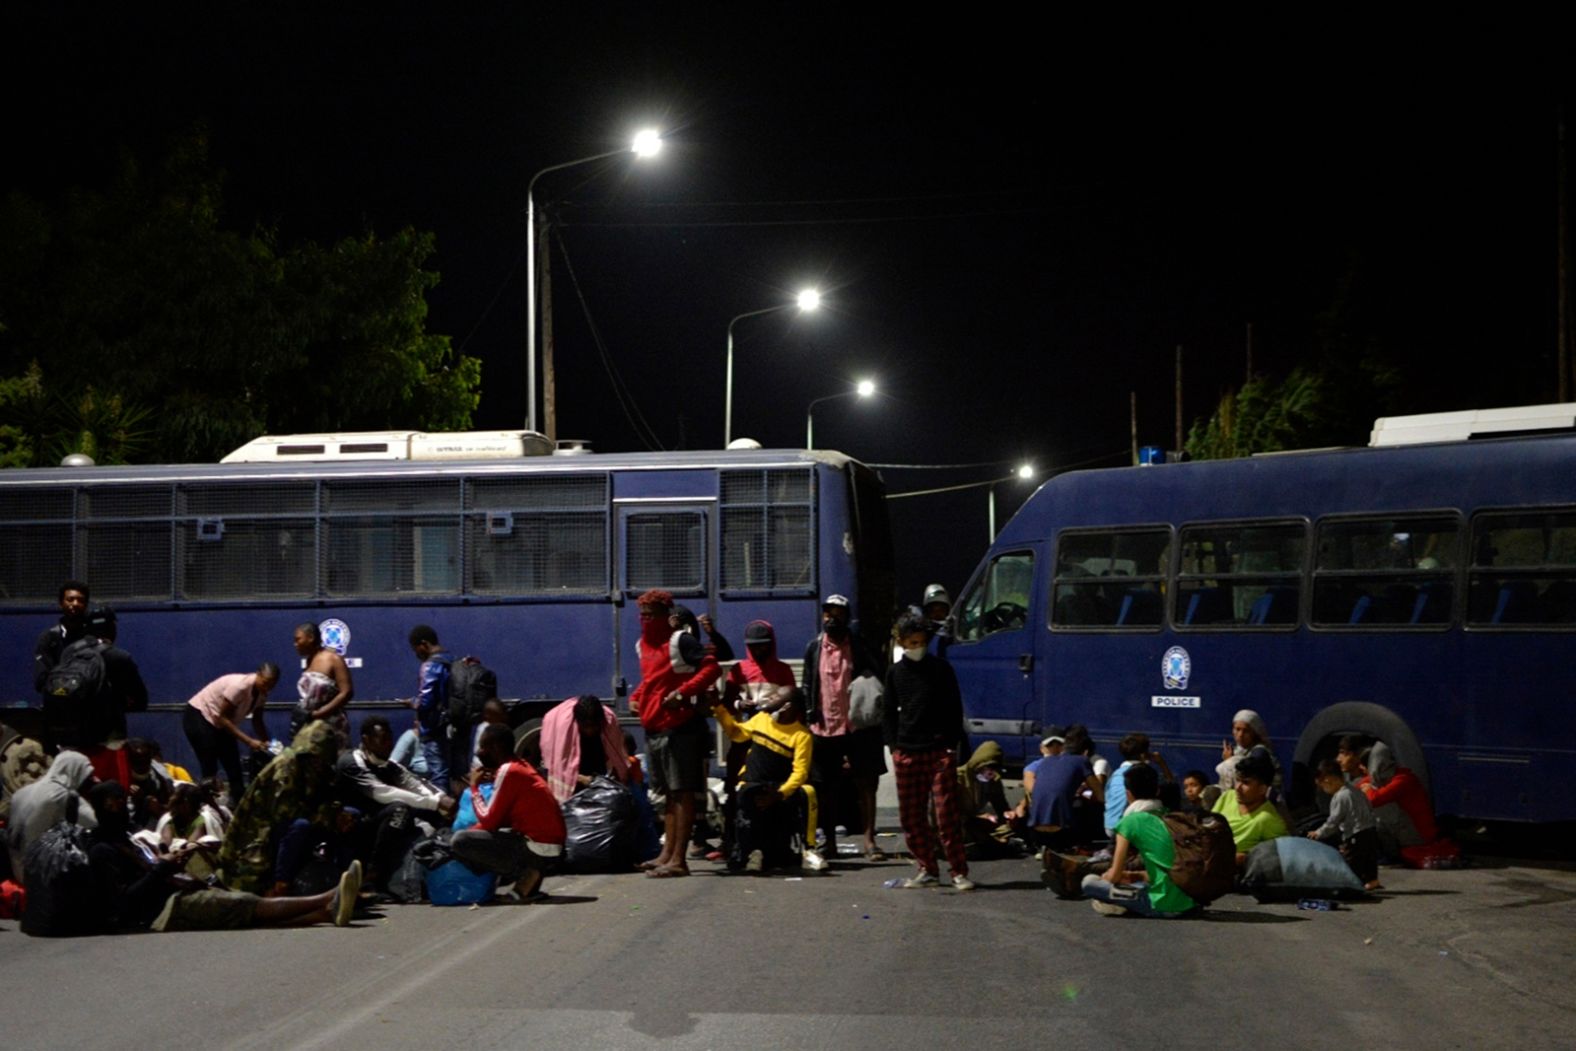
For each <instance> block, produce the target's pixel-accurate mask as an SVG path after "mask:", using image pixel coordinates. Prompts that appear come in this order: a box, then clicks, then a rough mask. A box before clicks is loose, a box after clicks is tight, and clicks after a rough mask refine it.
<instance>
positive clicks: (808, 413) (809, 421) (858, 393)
mask: <svg viewBox="0 0 1576 1051" xmlns="http://www.w3.org/2000/svg"><path fill="white" fill-rule="evenodd" d="M875 392H876V384H875V381H874V380H860V381H859V383H858V385H857V386H855V387H854V389H853V390H845V391H839V392H838V393H836V394H828V395H827V396H826V397H824V398H817V399H815V400H814V401H812V402H811V403H810V407H809V408H807V409H805V411H804V447H805V448H806V449H814V448H815V407H816V406H817V405H819V404H821V403H822V402H823V401H831V400H833V399H834V398H868V397H870V396H871V395H872V394H874V393H875Z"/></svg>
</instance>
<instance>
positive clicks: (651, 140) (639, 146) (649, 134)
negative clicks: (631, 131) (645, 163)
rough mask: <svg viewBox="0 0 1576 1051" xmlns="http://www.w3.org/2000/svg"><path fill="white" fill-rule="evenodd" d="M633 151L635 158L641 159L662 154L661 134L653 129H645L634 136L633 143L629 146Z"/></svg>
mask: <svg viewBox="0 0 1576 1051" xmlns="http://www.w3.org/2000/svg"><path fill="white" fill-rule="evenodd" d="M630 149H632V150H634V151H635V156H636V157H640V158H642V159H644V158H646V157H655V156H656V155H657V154H658V153H660V152H662V134H661V133H660V132H659V131H657V129H655V128H646V129H644V130H643V131H640V132H638V133H637V134H636V135H635V141H634V143H633V144H632V145H631V146H630Z"/></svg>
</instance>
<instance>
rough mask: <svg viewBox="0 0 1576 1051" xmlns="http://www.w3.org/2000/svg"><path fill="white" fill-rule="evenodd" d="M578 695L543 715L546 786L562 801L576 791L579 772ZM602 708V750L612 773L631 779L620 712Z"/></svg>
mask: <svg viewBox="0 0 1576 1051" xmlns="http://www.w3.org/2000/svg"><path fill="white" fill-rule="evenodd" d="M577 703H578V702H577V699H576V698H574V697H571V698H569V699H568V700H567V701H564V702H562V703H561V704H556V705H554V706H553V707H552V709H551V710H549V711H548V713H547V714H546V715H545V716H543V717H542V737H541V746H542V765H543V766H544V767H546V769H547V786H548V787H549V788H551V789H552V790H553V798H554V799H557V800H558V801H559V802H560V803H562V802H564V801H565V800H567V799H568V798H569V797H570V796H572V795H574V794H575V789H576V788H578V787H579V780H578V778H579V776H580V726H579V724H578V723H577V722H576V720H575V706H576V704H577ZM599 707H600V708H601V712H602V752H603V754H605V755H606V756H607V765H608V768H609V770H610V771H611V773H612V775H613V777H614V778H615V779H616V780H618V781H621V782H627V781H628V780H629V754H628V753H627V752H625V751H624V733H623V731H622V730H620V729H619V726H618V716H616V715H614V714H613V710H612V709H611V708H609V707H608V706H607V705H605V704H604V705H600V706H599Z"/></svg>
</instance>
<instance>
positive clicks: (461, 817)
mask: <svg viewBox="0 0 1576 1051" xmlns="http://www.w3.org/2000/svg"><path fill="white" fill-rule="evenodd" d="M480 791H481V794H482V798H483V799H484V800H488V799H491V798H492V793H493V786H492V785H491V784H484V785H482V786H481V788H480ZM459 804H460V805H459V808H458V809H457V810H456V811H455V814H454V831H456V832H462V831H464V830H465V829H467V828H471V827H472V826H474V825H475V824H476V808H475V807H474V806H472V805H471V794H470V793H469V792H461V793H460V800H459ZM497 889H498V877H497V876H495V875H493V874H492V873H491V872H487V873H482V872H477V871H476V870H475V869H473V868H471V867H470V866H469V865H467V864H465V862H463V861H446V862H444V863H443V864H442V865H439V866H438V867H437V868H435V869H429V870H428V871H427V900H428V901H430V902H431V903H432V904H434V905H475V904H477V903H478V902H483V901H490V900H491V899H492V896H493V893H494V892H495V891H497Z"/></svg>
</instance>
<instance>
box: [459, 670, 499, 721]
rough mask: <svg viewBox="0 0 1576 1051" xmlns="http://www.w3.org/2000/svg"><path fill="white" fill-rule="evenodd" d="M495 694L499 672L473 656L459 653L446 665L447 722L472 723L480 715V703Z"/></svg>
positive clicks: (479, 717) (496, 694)
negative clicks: (454, 659)
mask: <svg viewBox="0 0 1576 1051" xmlns="http://www.w3.org/2000/svg"><path fill="white" fill-rule="evenodd" d="M496 696H498V676H496V675H494V674H493V673H492V669H491V668H488V667H487V665H485V664H483V663H482V662H481V661H479V660H477V659H476V658H475V657H462V658H460V659H459V660H457V661H455V662H454V663H452V664H450V665H449V725H450V726H475V725H476V724H477V723H479V722H481V719H482V705H484V704H486V703H487V702H488V701H490V700H492V699H493V698H494V697H496Z"/></svg>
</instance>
